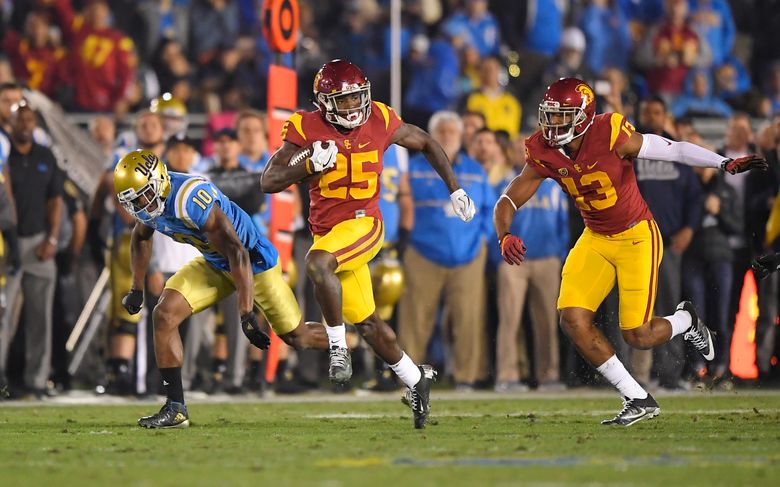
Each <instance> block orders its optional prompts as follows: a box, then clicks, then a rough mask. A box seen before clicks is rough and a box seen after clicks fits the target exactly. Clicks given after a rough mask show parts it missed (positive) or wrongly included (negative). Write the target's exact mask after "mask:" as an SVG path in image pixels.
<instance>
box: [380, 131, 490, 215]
mask: <svg viewBox="0 0 780 487" xmlns="http://www.w3.org/2000/svg"><path fill="white" fill-rule="evenodd" d="M390 143H391V144H398V145H400V146H401V147H406V148H407V149H411V150H416V151H421V152H422V153H423V155H424V156H425V159H427V160H428V163H429V164H430V165H431V167H433V169H435V170H436V172H437V173H438V174H439V177H441V179H442V180H443V181H444V183H445V184H446V185H447V189H448V190H449V191H450V200H451V201H452V207H453V208H454V209H455V213H456V214H457V215H458V216H459V217H460V219H461V220H463V221H465V222H467V221H469V220H471V219H472V218H474V215H475V214H476V212H477V209H476V208H475V207H474V202H473V201H472V200H471V198H470V197H469V195H467V194H466V191H464V190H463V189H462V188H460V187H459V186H458V178H456V177H455V173H454V172H453V171H452V165H451V164H450V160H449V159H448V158H447V154H445V153H444V149H442V148H441V146H440V145H439V143H438V142H436V141H435V140H433V137H431V135H430V134H429V133H428V132H426V131H425V130H423V129H421V128H420V127H418V126H416V125H411V124H408V123H404V124H401V125H400V126H399V127H398V128H397V129H396V130H395V133H393V138H392V140H391V141H390Z"/></svg>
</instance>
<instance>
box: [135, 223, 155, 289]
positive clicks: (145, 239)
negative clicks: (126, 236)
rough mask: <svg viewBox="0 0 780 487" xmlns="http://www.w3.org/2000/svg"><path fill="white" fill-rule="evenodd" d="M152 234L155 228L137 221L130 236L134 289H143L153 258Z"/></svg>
mask: <svg viewBox="0 0 780 487" xmlns="http://www.w3.org/2000/svg"><path fill="white" fill-rule="evenodd" d="M152 235H154V229H153V228H151V227H147V226H146V225H144V224H143V223H139V222H137V223H136V224H135V226H134V227H133V233H132V234H131V236H130V270H131V271H132V273H133V284H132V286H131V288H132V289H135V290H138V291H143V289H144V282H146V270H147V269H149V261H150V260H151V259H152Z"/></svg>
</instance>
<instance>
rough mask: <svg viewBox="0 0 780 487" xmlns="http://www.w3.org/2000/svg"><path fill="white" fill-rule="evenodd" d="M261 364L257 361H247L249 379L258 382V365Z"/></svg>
mask: <svg viewBox="0 0 780 487" xmlns="http://www.w3.org/2000/svg"><path fill="white" fill-rule="evenodd" d="M261 364H262V362H260V361H259V360H250V361H249V377H250V378H251V379H252V380H255V381H259V380H260V365H261Z"/></svg>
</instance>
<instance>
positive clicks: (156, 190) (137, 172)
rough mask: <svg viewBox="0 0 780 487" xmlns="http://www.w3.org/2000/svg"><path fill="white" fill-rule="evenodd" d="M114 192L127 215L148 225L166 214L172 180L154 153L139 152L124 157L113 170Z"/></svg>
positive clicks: (142, 150) (129, 153) (139, 150)
mask: <svg viewBox="0 0 780 487" xmlns="http://www.w3.org/2000/svg"><path fill="white" fill-rule="evenodd" d="M114 190H115V191H116V197H117V199H118V200H119V203H121V204H122V206H123V207H124V208H125V210H127V211H128V213H130V214H131V215H133V216H134V217H135V218H136V219H137V220H139V221H141V222H148V221H151V220H153V219H155V218H157V217H158V216H160V215H161V214H162V212H163V211H164V210H165V199H166V198H167V197H168V194H169V193H170V192H171V178H170V177H169V176H168V169H166V167H165V164H164V163H163V162H162V161H161V160H160V158H159V157H157V155H155V153H154V152H152V151H148V150H145V149H138V150H134V151H133V152H128V153H127V154H125V156H124V157H122V159H120V160H119V162H118V163H117V165H116V167H115V168H114Z"/></svg>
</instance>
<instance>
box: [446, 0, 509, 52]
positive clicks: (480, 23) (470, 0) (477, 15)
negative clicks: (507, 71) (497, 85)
mask: <svg viewBox="0 0 780 487" xmlns="http://www.w3.org/2000/svg"><path fill="white" fill-rule="evenodd" d="M465 4H466V5H465V9H464V11H461V12H456V13H454V14H452V15H451V16H450V17H449V18H447V19H445V20H444V23H443V24H442V30H443V32H444V33H445V34H447V35H448V36H449V37H452V38H457V40H456V41H455V44H456V45H459V46H460V45H469V46H473V47H475V48H476V50H477V52H478V53H479V55H480V56H482V57H484V56H489V55H496V54H498V48H499V46H500V45H501V38H500V32H499V29H498V22H496V18H495V17H493V14H492V13H490V12H489V11H488V2H487V0H466V2H465Z"/></svg>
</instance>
